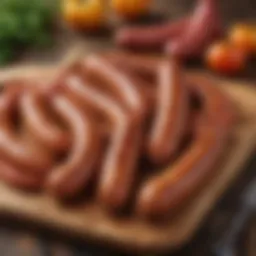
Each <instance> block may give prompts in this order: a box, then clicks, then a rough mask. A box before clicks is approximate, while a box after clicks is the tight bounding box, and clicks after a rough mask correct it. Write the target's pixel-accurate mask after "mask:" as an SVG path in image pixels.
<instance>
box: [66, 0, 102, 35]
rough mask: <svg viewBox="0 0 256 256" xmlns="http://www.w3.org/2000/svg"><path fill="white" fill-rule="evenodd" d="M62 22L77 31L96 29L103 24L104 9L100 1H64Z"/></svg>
mask: <svg viewBox="0 0 256 256" xmlns="http://www.w3.org/2000/svg"><path fill="white" fill-rule="evenodd" d="M62 7H63V8H62V10H63V17H64V20H65V21H66V22H67V23H68V24H69V25H70V26H72V27H74V28H77V29H89V30H91V29H96V28H98V27H101V26H102V25H103V24H104V19H105V17H104V16H105V8H104V5H103V3H102V0H88V1H84V2H81V1H80V0H64V1H63V6H62Z"/></svg>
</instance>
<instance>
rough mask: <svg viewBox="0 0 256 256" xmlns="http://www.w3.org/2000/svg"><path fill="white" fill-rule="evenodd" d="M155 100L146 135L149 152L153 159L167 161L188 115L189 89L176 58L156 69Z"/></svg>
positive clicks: (179, 138)
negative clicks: (147, 136) (152, 117)
mask: <svg viewBox="0 0 256 256" xmlns="http://www.w3.org/2000/svg"><path fill="white" fill-rule="evenodd" d="M157 76H158V81H157V85H156V86H157V88H156V91H157V95H158V96H157V103H156V111H155V117H154V120H153V122H152V128H151V131H150V133H149V139H148V151H149V152H148V153H149V156H150V158H151V160H153V161H154V162H155V163H158V164H162V163H166V162H167V161H168V160H170V158H171V157H173V156H174V155H175V154H176V153H177V150H178V149H179V147H180V145H181V143H182V140H183V138H184V133H185V129H186V127H185V124H186V122H187V118H188V110H189V100H188V99H189V98H188V96H189V95H188V90H187V87H186V85H185V81H183V77H182V74H181V72H180V68H179V66H178V64H177V63H176V62H175V61H171V60H165V61H163V62H161V63H160V64H159V67H158V69H157Z"/></svg>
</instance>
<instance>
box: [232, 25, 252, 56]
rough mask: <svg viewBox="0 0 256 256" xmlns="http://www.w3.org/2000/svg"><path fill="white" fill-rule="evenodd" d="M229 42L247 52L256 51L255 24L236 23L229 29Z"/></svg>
mask: <svg viewBox="0 0 256 256" xmlns="http://www.w3.org/2000/svg"><path fill="white" fill-rule="evenodd" d="M229 38H230V42H231V43H232V44H233V45H235V46H236V47H239V48H241V49H242V50H244V51H245V52H247V53H249V54H250V53H256V25H255V26H253V25H247V24H237V25H235V26H234V27H233V28H232V29H231V31H230V35H229Z"/></svg>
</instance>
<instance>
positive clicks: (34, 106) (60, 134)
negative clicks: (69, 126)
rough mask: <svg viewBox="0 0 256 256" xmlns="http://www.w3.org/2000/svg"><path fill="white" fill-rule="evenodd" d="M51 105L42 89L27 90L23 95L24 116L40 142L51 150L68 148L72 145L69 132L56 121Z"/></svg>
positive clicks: (29, 128)
mask: <svg viewBox="0 0 256 256" xmlns="http://www.w3.org/2000/svg"><path fill="white" fill-rule="evenodd" d="M49 105H50V104H49V102H48V99H47V97H45V96H44V94H43V93H42V92H40V89H37V90H35V89H33V90H27V91H26V93H24V94H23V95H22V97H21V104H20V108H21V113H22V118H23V119H24V122H25V123H26V127H27V129H28V130H29V132H31V133H32V134H33V135H34V136H35V137H36V138H37V139H38V141H39V142H40V143H42V144H43V145H45V146H46V147H47V148H49V149H51V150H57V151H63V150H66V149H67V148H68V147H69V145H70V137H69V134H68V132H67V131H65V130H64V129H63V128H61V127H60V125H58V124H57V123H56V121H55V120H54V118H53V115H51V113H50V109H49Z"/></svg>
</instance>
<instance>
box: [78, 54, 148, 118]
mask: <svg viewBox="0 0 256 256" xmlns="http://www.w3.org/2000/svg"><path fill="white" fill-rule="evenodd" d="M82 66H83V67H84V69H85V72H86V75H87V77H91V78H94V81H97V80H98V81H99V80H100V84H101V87H104V89H105V90H107V91H108V92H110V93H111V94H112V95H114V96H115V97H116V99H117V101H119V102H120V103H121V104H122V105H124V107H125V108H126V109H127V110H129V111H130V112H132V113H133V114H136V116H137V117H138V118H139V119H141V117H142V116H143V114H144V113H145V101H144V99H143V96H142V95H141V94H140V92H139V90H138V88H136V86H135V85H134V84H133V82H132V81H131V80H130V78H129V76H127V75H126V74H125V72H122V71H121V70H118V68H117V67H115V66H114V65H112V64H111V63H109V62H107V61H106V60H105V58H103V57H100V56H96V55H94V56H89V57H87V58H86V59H85V61H83V62H82ZM97 85H98V83H97Z"/></svg>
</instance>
